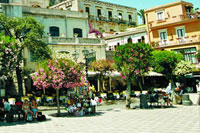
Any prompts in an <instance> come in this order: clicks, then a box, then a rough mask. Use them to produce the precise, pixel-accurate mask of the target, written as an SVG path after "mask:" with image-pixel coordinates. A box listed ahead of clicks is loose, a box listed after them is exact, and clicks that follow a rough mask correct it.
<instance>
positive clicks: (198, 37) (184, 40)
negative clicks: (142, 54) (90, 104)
mask: <svg viewBox="0 0 200 133" xmlns="http://www.w3.org/2000/svg"><path fill="white" fill-rule="evenodd" d="M196 42H200V34H199V35H192V36H190V37H189V36H186V37H182V38H176V39H174V40H173V39H171V40H170V41H169V40H162V41H159V42H152V46H153V47H165V46H172V45H179V44H180V45H181V44H190V43H196Z"/></svg>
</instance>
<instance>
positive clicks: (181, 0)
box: [145, 0, 193, 13]
mask: <svg viewBox="0 0 200 133" xmlns="http://www.w3.org/2000/svg"><path fill="white" fill-rule="evenodd" d="M179 4H187V5H190V6H193V4H192V3H189V2H186V1H183V0H178V1H175V2H172V3H168V4H164V5H160V6H155V7H152V8H149V9H146V10H145V13H147V12H150V11H154V10H158V9H160V8H166V7H170V6H173V5H179Z"/></svg>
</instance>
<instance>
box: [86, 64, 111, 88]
mask: <svg viewBox="0 0 200 133" xmlns="http://www.w3.org/2000/svg"><path fill="white" fill-rule="evenodd" d="M90 69H91V70H94V71H95V72H99V75H98V79H99V82H100V83H99V88H98V91H102V88H103V83H102V81H103V76H104V75H105V74H106V73H108V72H112V71H113V70H114V62H113V61H111V60H98V61H94V62H92V63H91V65H90ZM103 90H104V88H103Z"/></svg>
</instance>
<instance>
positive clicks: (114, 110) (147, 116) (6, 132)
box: [0, 104, 200, 133]
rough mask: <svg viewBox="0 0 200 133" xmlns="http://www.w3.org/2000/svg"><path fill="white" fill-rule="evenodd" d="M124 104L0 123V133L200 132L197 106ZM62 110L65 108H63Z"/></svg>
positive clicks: (199, 117)
mask: <svg viewBox="0 0 200 133" xmlns="http://www.w3.org/2000/svg"><path fill="white" fill-rule="evenodd" d="M124 107H125V105H124V104H115V105H106V106H99V107H98V108H97V114H96V115H95V116H94V115H93V116H87V117H86V116H85V117H59V118H55V117H51V116H49V115H48V114H51V113H55V112H56V111H55V110H54V111H43V113H44V114H46V115H47V118H48V120H47V121H44V122H31V123H26V122H12V123H6V122H0V133H29V132H30V133H40V132H41V133H200V106H176V108H164V109H146V110H145V109H134V110H126V109H124ZM62 112H64V110H63V111H62Z"/></svg>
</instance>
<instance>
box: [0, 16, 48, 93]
mask: <svg viewBox="0 0 200 133" xmlns="http://www.w3.org/2000/svg"><path fill="white" fill-rule="evenodd" d="M0 29H1V32H2V34H3V35H4V36H5V40H4V42H3V43H2V44H1V45H2V46H1V47H0V49H1V51H2V52H3V53H2V54H0V58H1V59H2V58H4V57H5V56H7V55H8V58H7V57H6V58H4V59H3V60H4V61H5V62H9V63H10V64H8V65H10V66H12V67H11V68H12V69H14V70H15V72H16V76H17V82H18V89H19V95H20V96H22V95H23V86H22V80H23V79H22V72H23V71H22V70H23V65H22V64H25V58H24V55H23V53H24V50H25V49H26V48H27V49H29V50H30V52H31V53H32V54H33V58H34V59H35V60H36V61H37V60H43V59H46V58H50V55H51V51H50V49H49V47H48V46H47V44H45V43H44V42H43V41H42V35H43V33H44V26H42V25H41V24H40V23H39V22H37V21H36V20H35V19H33V18H30V17H21V18H18V17H15V18H10V17H7V16H5V15H0ZM10 72H13V71H12V70H11V71H10Z"/></svg>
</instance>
